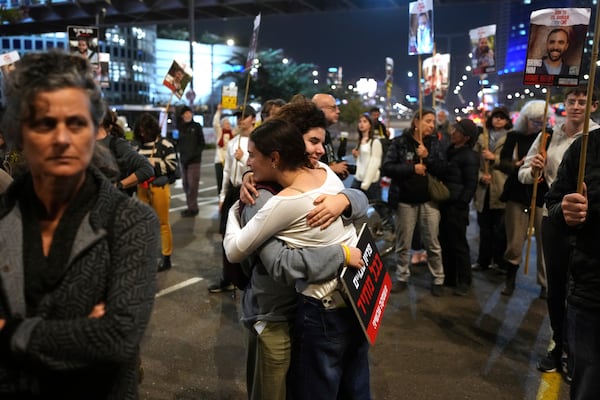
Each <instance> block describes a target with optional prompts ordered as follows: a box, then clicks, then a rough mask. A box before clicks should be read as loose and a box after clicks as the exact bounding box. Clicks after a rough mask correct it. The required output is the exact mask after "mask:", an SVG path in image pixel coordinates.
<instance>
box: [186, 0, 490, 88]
mask: <svg viewBox="0 0 600 400" xmlns="http://www.w3.org/2000/svg"><path fill="white" fill-rule="evenodd" d="M490 3H492V2H487V3H485V4H483V3H478V4H476V5H473V6H464V5H462V6H436V8H434V29H435V31H434V32H435V41H436V46H437V49H438V52H442V53H443V52H447V51H448V49H449V46H450V51H451V54H452V61H451V63H454V62H457V63H460V64H461V68H462V67H464V65H466V64H467V62H468V58H467V54H468V52H469V47H470V46H469V37H468V31H469V29H473V28H476V27H478V26H483V25H488V24H492V23H494V17H496V18H497V16H494V15H493V12H492V11H491V10H492V9H493V8H494V7H493V6H490V5H489V4H490ZM252 20H253V19H252V18H244V19H230V20H224V21H206V22H204V21H203V22H199V23H198V24H197V34H198V35H199V34H201V33H202V32H204V31H208V32H211V33H216V34H218V35H221V36H223V37H229V36H232V35H233V36H234V38H235V39H236V40H238V41H239V43H241V44H243V45H246V44H247V43H243V42H247V41H248V40H249V37H250V35H251V32H252ZM407 25H408V2H407V3H406V6H404V7H400V8H395V9H383V10H370V11H344V12H328V13H311V14H290V15H263V16H262V21H261V27H260V33H259V37H258V49H259V50H260V49H266V48H273V49H283V50H284V54H285V55H286V56H287V57H288V58H290V59H292V60H294V61H295V62H297V63H303V62H306V63H314V64H316V65H317V66H318V68H319V70H320V72H321V74H324V73H325V72H326V70H327V68H328V67H331V66H342V67H343V73H344V81H346V82H352V81H355V80H356V79H358V78H360V77H371V78H375V79H377V80H378V81H382V80H383V79H384V78H385V57H392V58H393V59H394V62H395V69H394V81H395V82H397V83H398V84H402V82H405V81H406V79H407V78H406V71H408V70H411V71H414V72H416V69H417V56H408V51H407V47H408V44H407V42H408V26H407ZM426 57H427V56H423V58H426ZM451 85H452V83H451Z"/></svg>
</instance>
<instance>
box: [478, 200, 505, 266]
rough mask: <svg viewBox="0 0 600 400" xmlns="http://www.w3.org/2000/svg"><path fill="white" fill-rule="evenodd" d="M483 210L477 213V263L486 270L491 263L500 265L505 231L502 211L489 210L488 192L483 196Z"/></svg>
mask: <svg viewBox="0 0 600 400" xmlns="http://www.w3.org/2000/svg"><path fill="white" fill-rule="evenodd" d="M484 204H485V205H484V207H483V210H482V211H481V212H480V213H477V223H478V224H479V255H478V256H477V263H478V264H479V266H480V267H481V268H486V267H487V266H488V265H490V264H491V263H492V260H493V262H494V263H496V264H500V263H502V260H503V259H504V250H506V229H505V228H504V209H490V191H489V190H488V191H487V193H486V195H485V203H484Z"/></svg>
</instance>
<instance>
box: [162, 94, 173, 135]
mask: <svg viewBox="0 0 600 400" xmlns="http://www.w3.org/2000/svg"><path fill="white" fill-rule="evenodd" d="M172 100H173V92H171V97H169V101H168V102H167V107H165V116H164V117H163V118H162V119H161V120H160V124H159V127H160V131H161V132H162V128H163V126H164V125H165V122H166V121H167V119H168V118H169V108H170V107H171V101H172Z"/></svg>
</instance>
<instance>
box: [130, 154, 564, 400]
mask: <svg viewBox="0 0 600 400" xmlns="http://www.w3.org/2000/svg"><path fill="white" fill-rule="evenodd" d="M213 156H214V152H213V151H211V150H209V151H205V153H204V165H203V168H202V177H201V180H202V182H201V185H200V198H199V203H200V214H199V215H198V217H196V218H195V219H191V218H186V219H181V218H180V216H179V210H182V209H183V208H184V204H185V202H184V199H183V194H181V188H180V182H178V183H177V186H176V188H175V189H174V190H173V199H172V203H171V208H172V213H171V223H172V227H173V234H174V252H173V256H172V259H173V261H174V265H173V268H172V269H171V270H169V271H167V272H162V273H160V274H159V278H158V286H159V291H158V293H157V298H156V303H155V307H154V312H153V316H152V320H151V321H150V325H149V327H148V329H147V332H146V336H145V339H144V341H143V344H142V360H143V367H144V371H145V377H144V381H143V383H142V384H141V387H140V392H141V398H142V399H148V400H149V399H207V400H209V399H235V400H238V399H240V400H241V399H244V398H246V397H245V396H246V395H245V355H244V354H245V353H244V348H245V345H244V332H243V329H244V328H243V327H242V325H241V324H240V322H239V296H238V297H234V296H233V295H232V293H224V294H209V293H208V291H207V287H208V286H209V285H210V283H212V281H213V280H215V279H218V277H219V276H220V265H221V263H220V259H221V236H220V235H219V234H218V217H217V215H218V212H217V208H218V205H217V196H216V185H215V178H214V169H213V164H212V160H213ZM178 187H179V188H178ZM476 226H477V223H476V222H475V221H474V220H472V221H471V224H470V227H469V229H470V232H469V236H470V243H471V244H472V251H473V249H476V246H477V245H476V240H477V239H476ZM532 247H533V246H532ZM534 253H535V252H534V251H532V258H531V261H530V262H531V265H530V268H529V274H528V275H527V276H524V275H523V273H522V271H521V273H520V274H519V276H518V279H517V289H516V291H515V293H514V295H513V296H512V297H510V298H507V297H505V296H501V295H500V291H501V290H502V287H503V279H504V277H503V276H502V275H500V274H498V273H496V272H493V271H490V272H476V273H474V284H473V289H472V290H471V292H470V294H469V295H468V296H467V297H456V296H453V295H452V293H451V292H450V291H447V292H446V294H445V296H443V297H440V298H436V297H433V296H432V295H431V294H430V292H429V282H430V275H429V272H428V270H427V267H425V266H418V267H415V268H413V270H412V272H413V277H412V281H411V284H410V285H409V289H408V290H407V291H406V292H404V293H400V294H393V295H392V297H391V299H390V302H389V304H388V307H387V309H386V312H385V315H384V317H383V324H382V328H381V332H380V334H379V337H378V339H377V343H376V344H375V346H373V347H372V348H371V352H370V359H371V364H370V365H371V377H372V392H373V398H374V399H378V400H383V399H390V400H391V399H427V400H436V399H507V400H509V399H511V400H512V399H536V398H538V399H567V398H568V395H567V391H568V386H566V385H565V384H564V383H563V382H562V381H561V378H560V376H559V375H558V374H556V373H554V374H543V379H544V382H543V384H542V385H540V382H541V379H542V374H540V373H539V372H538V371H537V370H536V368H535V364H536V362H537V360H538V357H539V356H540V355H542V354H544V353H545V351H546V348H547V346H548V343H549V338H550V328H549V321H548V317H547V312H546V305H545V302H544V301H542V300H540V299H538V294H539V287H538V286H537V285H536V283H535V254H534ZM385 261H386V265H387V266H388V267H390V266H392V265H393V264H394V256H393V255H391V256H389V257H387V258H386V260H385ZM540 387H541V391H540ZM538 392H540V393H539V394H538Z"/></svg>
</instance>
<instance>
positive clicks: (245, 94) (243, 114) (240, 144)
mask: <svg viewBox="0 0 600 400" xmlns="http://www.w3.org/2000/svg"><path fill="white" fill-rule="evenodd" d="M250 71H251V69H250V70H248V76H247V78H246V90H245V91H244V102H243V103H242V115H240V118H241V120H243V119H244V118H245V117H246V116H245V112H246V103H247V101H248V92H249V91H250ZM238 129H239V127H238ZM237 148H238V149H241V148H242V138H241V136H240V138H239V139H238V147H237ZM237 167H238V163H237V160H236V163H235V164H234V166H233V175H232V176H233V177H234V178H235V176H236V175H237Z"/></svg>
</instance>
